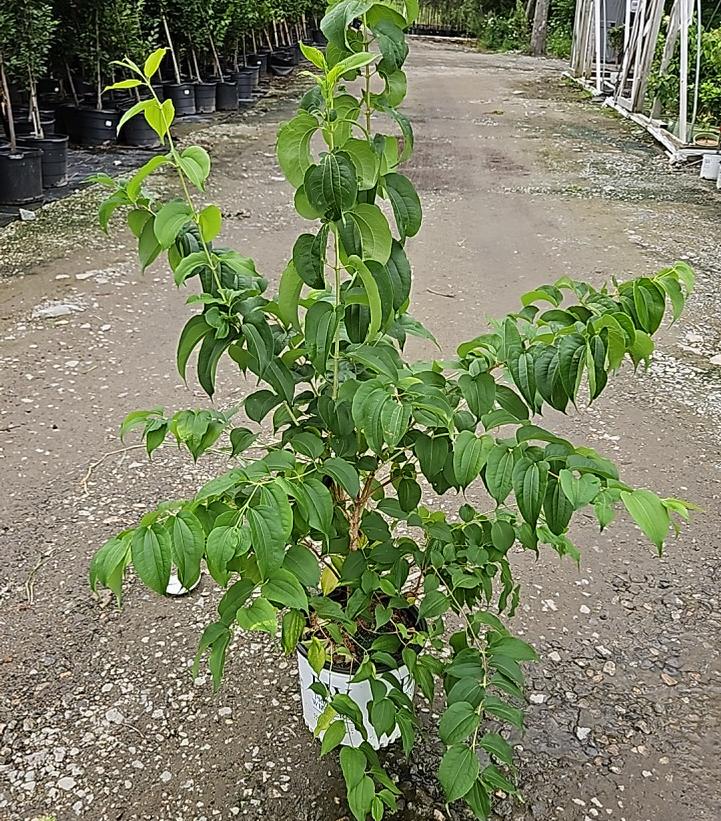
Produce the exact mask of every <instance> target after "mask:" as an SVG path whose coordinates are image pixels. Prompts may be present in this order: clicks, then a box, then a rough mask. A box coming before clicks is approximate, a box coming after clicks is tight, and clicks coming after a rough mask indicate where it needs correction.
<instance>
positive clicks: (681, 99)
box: [678, 0, 689, 144]
mask: <svg viewBox="0 0 721 821" xmlns="http://www.w3.org/2000/svg"><path fill="white" fill-rule="evenodd" d="M688 12H689V0H679V15H680V26H679V36H680V37H681V65H680V68H679V95H678V138H679V140H680V141H681V142H682V143H684V144H686V143H687V142H688V122H687V118H688V16H689V15H688Z"/></svg>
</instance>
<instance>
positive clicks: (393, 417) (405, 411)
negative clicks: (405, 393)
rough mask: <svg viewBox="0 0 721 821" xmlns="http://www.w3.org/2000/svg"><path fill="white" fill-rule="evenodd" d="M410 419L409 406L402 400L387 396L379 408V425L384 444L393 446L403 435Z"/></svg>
mask: <svg viewBox="0 0 721 821" xmlns="http://www.w3.org/2000/svg"><path fill="white" fill-rule="evenodd" d="M410 419H411V407H410V405H408V404H406V403H404V402H398V401H396V400H395V399H393V398H389V399H388V401H387V402H384V403H383V405H382V408H381V425H383V438H384V439H385V441H386V444H387V445H388V446H389V447H391V448H394V447H396V445H397V444H398V443H399V442H400V441H401V439H402V438H403V437H404V436H405V434H406V431H407V430H408V424H409V422H410Z"/></svg>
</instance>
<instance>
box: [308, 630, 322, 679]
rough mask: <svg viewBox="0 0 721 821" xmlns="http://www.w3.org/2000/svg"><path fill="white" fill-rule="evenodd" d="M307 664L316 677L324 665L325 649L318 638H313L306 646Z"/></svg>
mask: <svg viewBox="0 0 721 821" xmlns="http://www.w3.org/2000/svg"><path fill="white" fill-rule="evenodd" d="M308 664H310V666H311V669H312V670H313V671H314V672H315V674H316V675H317V676H319V675H320V671H321V670H322V669H323V666H324V665H325V647H324V646H323V643H322V642H321V640H320V639H319V638H318V636H313V638H312V639H311V640H310V644H309V645H308Z"/></svg>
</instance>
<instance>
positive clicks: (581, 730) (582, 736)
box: [576, 727, 591, 741]
mask: <svg viewBox="0 0 721 821" xmlns="http://www.w3.org/2000/svg"><path fill="white" fill-rule="evenodd" d="M590 734H591V728H590V727H576V738H578V740H579V741H585V740H586V739H587V738H588V736H589V735H590Z"/></svg>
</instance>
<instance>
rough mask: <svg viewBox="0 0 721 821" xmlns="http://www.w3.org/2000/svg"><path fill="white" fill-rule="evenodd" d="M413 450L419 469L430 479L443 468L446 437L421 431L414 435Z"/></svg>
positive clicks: (446, 445)
mask: <svg viewBox="0 0 721 821" xmlns="http://www.w3.org/2000/svg"><path fill="white" fill-rule="evenodd" d="M415 451H416V456H417V457H418V461H419V462H420V466H421V471H422V472H423V475H424V476H425V477H426V479H428V480H429V481H430V480H431V479H432V478H433V477H434V476H437V475H438V474H439V473H440V472H441V471H442V470H443V466H444V465H445V463H446V458H447V457H448V437H447V436H428V435H427V434H425V433H421V434H419V435H418V436H417V437H416V443H415ZM509 490H510V489H509Z"/></svg>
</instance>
